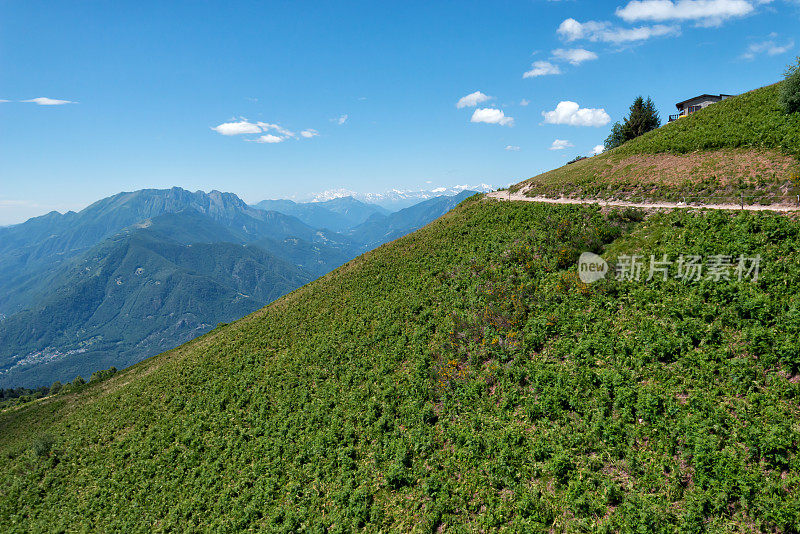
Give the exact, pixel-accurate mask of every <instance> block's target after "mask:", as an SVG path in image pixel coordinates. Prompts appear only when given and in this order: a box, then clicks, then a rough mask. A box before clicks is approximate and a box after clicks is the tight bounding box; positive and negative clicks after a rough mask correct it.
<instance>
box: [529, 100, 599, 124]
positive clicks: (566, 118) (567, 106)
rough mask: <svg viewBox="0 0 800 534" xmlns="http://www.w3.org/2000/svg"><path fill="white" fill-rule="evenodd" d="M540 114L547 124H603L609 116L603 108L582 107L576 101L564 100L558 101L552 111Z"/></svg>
mask: <svg viewBox="0 0 800 534" xmlns="http://www.w3.org/2000/svg"><path fill="white" fill-rule="evenodd" d="M542 116H543V117H544V122H545V123H547V124H566V125H569V126H596V127H599V126H605V125H606V124H608V123H609V122H611V117H610V116H609V115H608V113H606V110H605V109H602V108H599V109H594V108H582V107H580V106H579V105H578V103H577V102H571V101H569V100H564V101H562V102H559V103H558V105H557V106H556V109H554V110H553V111H543V112H542Z"/></svg>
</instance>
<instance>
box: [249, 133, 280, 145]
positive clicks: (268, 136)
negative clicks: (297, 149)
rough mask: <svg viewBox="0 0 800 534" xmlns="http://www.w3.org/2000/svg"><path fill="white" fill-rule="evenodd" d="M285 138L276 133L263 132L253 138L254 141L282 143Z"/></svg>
mask: <svg viewBox="0 0 800 534" xmlns="http://www.w3.org/2000/svg"><path fill="white" fill-rule="evenodd" d="M285 139H286V138H285V137H278V136H277V135H272V134H265V135H262V136H261V137H259V138H258V139H254V141H255V142H256V143H282V142H283V141H284V140H285Z"/></svg>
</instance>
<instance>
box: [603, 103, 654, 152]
mask: <svg viewBox="0 0 800 534" xmlns="http://www.w3.org/2000/svg"><path fill="white" fill-rule="evenodd" d="M659 126H661V118H660V117H659V116H658V111H657V110H656V105H655V104H654V103H653V101H652V100H651V99H650V97H647V100H645V99H644V98H642V97H641V96H637V97H636V99H635V100H634V101H633V104H631V107H630V113H629V114H628V116H627V117H625V120H624V121H623V122H622V124H620V123H619V122H615V123H614V125H613V126H612V127H611V133H610V134H609V136H608V137H607V138H606V140H605V143H604V145H605V147H606V150H610V149H612V148H616V147H618V146H620V145H621V144H622V143H624V142H626V141H630V140H631V139H634V138H636V137H639V136H640V135H642V134H645V133H647V132H649V131H650V130H655V129H656V128H658V127H659Z"/></svg>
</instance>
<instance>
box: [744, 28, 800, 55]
mask: <svg viewBox="0 0 800 534" xmlns="http://www.w3.org/2000/svg"><path fill="white" fill-rule="evenodd" d="M769 37H770V39H768V40H766V41H760V42H758V43H751V44H750V46H748V47H747V50H745V52H744V53H743V54H742V55H741V57H742V59H753V58H755V57H756V56H757V55H759V54H767V55H768V56H778V55H780V54H785V53H786V52H788V51H789V50H791V49H792V48H794V40H793V39H789V40H788V41H786V42H785V43H784V44H778V41H777V40H776V38H777V37H778V35H777V34H775V33H771V34H770V35H769Z"/></svg>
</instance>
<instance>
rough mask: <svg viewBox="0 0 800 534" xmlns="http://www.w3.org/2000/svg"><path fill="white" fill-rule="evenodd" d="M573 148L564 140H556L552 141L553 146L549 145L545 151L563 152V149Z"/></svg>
mask: <svg viewBox="0 0 800 534" xmlns="http://www.w3.org/2000/svg"><path fill="white" fill-rule="evenodd" d="M572 146H575V145H573V144H572V143H570V142H569V141H567V140H566V139H556V140H555V141H553V144H552V145H550V148H548V149H547V150H564V149H565V148H569V147H572Z"/></svg>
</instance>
